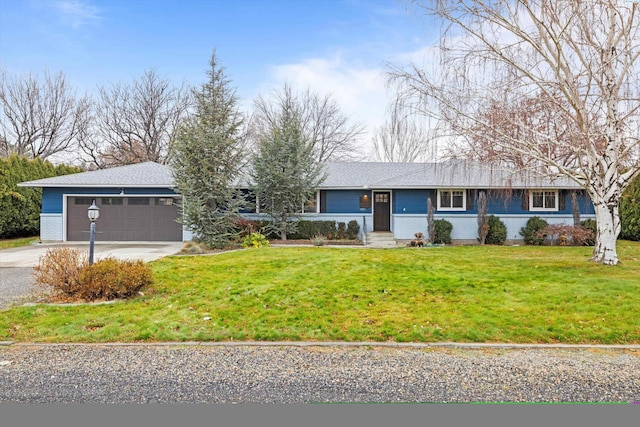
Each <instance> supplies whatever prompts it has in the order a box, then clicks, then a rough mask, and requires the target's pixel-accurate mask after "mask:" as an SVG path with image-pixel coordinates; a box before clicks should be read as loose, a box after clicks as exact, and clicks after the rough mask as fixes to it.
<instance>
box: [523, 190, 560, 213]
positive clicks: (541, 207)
mask: <svg viewBox="0 0 640 427" xmlns="http://www.w3.org/2000/svg"><path fill="white" fill-rule="evenodd" d="M529 206H531V208H530V210H532V211H557V210H558V190H533V191H530V192H529Z"/></svg>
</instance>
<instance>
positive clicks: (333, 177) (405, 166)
mask: <svg viewBox="0 0 640 427" xmlns="http://www.w3.org/2000/svg"><path fill="white" fill-rule="evenodd" d="M324 170H325V172H326V174H327V179H326V180H325V181H324V182H323V183H322V185H321V186H320V188H324V189H329V188H335V189H339V188H344V189H348V188H352V189H354V188H358V189H361V188H365V187H366V188H370V189H393V188H579V185H578V184H576V183H575V182H573V181H571V180H569V179H567V178H562V177H561V178H557V179H555V180H553V181H551V180H548V179H542V178H540V177H539V176H535V175H533V174H531V173H527V172H526V171H516V172H513V171H508V170H505V169H501V168H499V167H497V166H491V165H484V164H478V163H472V162H465V161H452V162H445V163H376V162H338V163H326V164H325V165H324ZM239 182H243V183H244V182H246V178H241V179H240V180H239ZM174 185H175V184H174V180H173V175H172V170H171V168H170V167H169V166H165V165H160V164H157V163H153V162H147V163H139V164H135V165H128V166H121V167H115V168H110V169H103V170H98V171H92V172H83V173H77V174H72V175H64V176H58V177H53V178H45V179H39V180H35V181H29V182H23V183H21V184H20V186H23V187H124V188H127V187H163V188H166V187H169V188H171V187H174Z"/></svg>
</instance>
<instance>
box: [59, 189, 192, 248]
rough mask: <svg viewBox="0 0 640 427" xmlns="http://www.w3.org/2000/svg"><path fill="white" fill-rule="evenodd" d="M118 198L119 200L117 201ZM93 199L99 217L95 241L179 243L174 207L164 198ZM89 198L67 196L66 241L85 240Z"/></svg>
mask: <svg viewBox="0 0 640 427" xmlns="http://www.w3.org/2000/svg"><path fill="white" fill-rule="evenodd" d="M118 199H120V200H118ZM162 199H163V200H164V201H163V202H162V204H158V198H157V197H135V198H127V197H122V198H113V197H112V198H102V197H96V198H95V200H96V205H98V207H99V208H100V218H99V219H98V221H97V222H96V241H181V240H182V226H181V225H180V224H179V223H178V222H177V221H176V219H177V218H178V207H177V206H176V205H175V204H169V203H170V202H171V201H172V198H168V197H164V198H162ZM90 203H91V199H88V198H84V197H69V198H68V201H67V240H71V241H88V240H89V233H88V231H89V227H90V223H89V219H88V218H87V208H88V207H89V205H90Z"/></svg>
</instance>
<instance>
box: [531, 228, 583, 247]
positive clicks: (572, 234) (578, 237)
mask: <svg viewBox="0 0 640 427" xmlns="http://www.w3.org/2000/svg"><path fill="white" fill-rule="evenodd" d="M536 236H537V237H538V238H539V239H544V238H549V239H550V240H551V244H552V245H561V246H567V245H573V246H588V245H589V244H592V242H593V241H594V237H595V236H594V235H593V231H591V230H590V229H589V228H587V227H582V226H572V225H564V224H559V225H548V226H546V227H544V228H543V229H542V230H540V231H538V232H537V233H536Z"/></svg>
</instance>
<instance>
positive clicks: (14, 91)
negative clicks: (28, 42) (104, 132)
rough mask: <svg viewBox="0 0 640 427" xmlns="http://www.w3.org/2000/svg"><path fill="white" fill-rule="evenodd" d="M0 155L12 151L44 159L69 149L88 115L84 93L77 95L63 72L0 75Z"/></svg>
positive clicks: (86, 123)
mask: <svg viewBox="0 0 640 427" xmlns="http://www.w3.org/2000/svg"><path fill="white" fill-rule="evenodd" d="M0 109H1V110H2V116H1V117H0V130H1V132H2V137H0V156H8V155H9V154H11V153H16V154H20V155H24V156H28V157H29V158H36V157H40V158H41V159H46V158H48V157H50V156H52V155H54V154H57V153H63V152H73V150H74V148H75V146H76V144H77V143H78V142H79V140H80V139H81V138H82V137H84V136H85V135H86V132H87V128H88V126H89V120H90V115H91V101H90V100H89V98H88V97H87V96H83V97H80V98H77V97H76V95H75V93H74V92H73V91H72V90H71V89H70V88H69V86H68V84H67V79H66V77H65V75H64V74H63V73H58V74H56V75H55V76H53V77H52V76H51V75H50V74H49V73H48V72H47V73H45V74H44V81H43V80H42V79H41V78H40V77H39V76H38V75H33V74H28V75H26V76H21V77H14V78H13V79H10V78H8V77H7V75H6V72H3V73H2V75H1V77H0Z"/></svg>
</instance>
